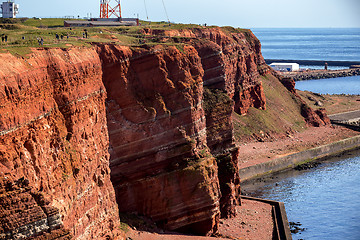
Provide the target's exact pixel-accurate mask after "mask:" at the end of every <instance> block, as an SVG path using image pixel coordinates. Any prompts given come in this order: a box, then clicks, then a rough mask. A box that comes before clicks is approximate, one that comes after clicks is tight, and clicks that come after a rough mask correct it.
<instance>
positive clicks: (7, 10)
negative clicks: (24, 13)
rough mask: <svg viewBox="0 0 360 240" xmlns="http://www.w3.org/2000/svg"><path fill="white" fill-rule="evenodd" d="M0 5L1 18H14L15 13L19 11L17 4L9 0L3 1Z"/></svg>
mask: <svg viewBox="0 0 360 240" xmlns="http://www.w3.org/2000/svg"><path fill="white" fill-rule="evenodd" d="M0 6H1V13H2V17H3V18H16V14H18V13H19V4H15V3H14V2H13V1H11V0H8V1H7V2H3V3H2V4H1V5H0Z"/></svg>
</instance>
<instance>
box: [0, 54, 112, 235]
mask: <svg viewBox="0 0 360 240" xmlns="http://www.w3.org/2000/svg"><path fill="white" fill-rule="evenodd" d="M101 77H102V70H101V64H100V61H99V58H98V54H97V52H96V51H94V50H91V49H75V48H74V49H70V50H61V49H48V50H45V49H43V50H34V53H33V54H32V55H31V56H30V57H29V58H25V59H19V58H16V57H14V56H12V55H10V54H1V64H0V163H1V164H0V182H1V189H2V190H1V191H2V192H1V199H2V203H1V204H0V208H2V211H1V216H0V218H1V228H0V229H1V232H0V234H1V237H4V236H5V238H9V239H22V238H26V237H31V236H38V235H43V234H50V235H53V236H52V237H54V238H56V237H57V235H56V234H57V233H56V231H55V232H54V231H52V232H50V230H51V229H53V228H57V229H63V232H66V231H68V234H69V235H68V237H69V238H70V237H71V236H72V237H74V238H76V239H102V238H104V239H105V238H106V237H110V238H116V236H117V232H116V231H113V230H116V228H117V226H118V225H119V216H118V208H117V205H116V202H115V194H114V189H113V187H112V183H111V181H110V169H109V166H108V164H109V153H108V132H107V127H106V111H105V98H106V90H105V87H104V85H103V83H102V80H101V79H102V78H101ZM19 181H20V182H21V183H20V182H19ZM23 182H26V186H25V185H24V184H22V183H23ZM37 195H39V196H40V195H41V196H42V197H41V198H44V199H46V204H45V203H41V201H40V202H39V200H36V197H35V196H37ZM44 201H45V200H44ZM47 206H48V207H49V208H51V209H52V210H51V212H54V213H56V214H55V215H56V216H57V220H56V221H57V224H56V226H55V227H54V226H53V224H52V223H51V222H52V221H51V219H50V218H49V217H50V216H51V214H50V213H47V210H46V208H47ZM49 214H50V215H49ZM58 238H59V239H60V238H61V235H60V236H59V237H58Z"/></svg>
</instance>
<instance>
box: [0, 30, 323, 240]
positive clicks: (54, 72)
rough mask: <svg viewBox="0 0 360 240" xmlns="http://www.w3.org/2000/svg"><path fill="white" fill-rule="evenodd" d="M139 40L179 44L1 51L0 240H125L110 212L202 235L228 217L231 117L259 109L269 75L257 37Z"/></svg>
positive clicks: (236, 182) (236, 200)
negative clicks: (25, 54)
mask: <svg viewBox="0 0 360 240" xmlns="http://www.w3.org/2000/svg"><path fill="white" fill-rule="evenodd" d="M144 34H147V35H156V36H157V37H158V38H159V39H161V42H168V41H170V40H171V41H175V43H174V42H172V44H157V45H156V44H155V45H151V46H146V45H144V46H138V47H128V46H120V45H114V44H94V46H93V48H82V49H81V48H80V49H79V48H72V49H68V50H61V49H38V50H34V53H33V54H32V55H31V56H30V58H24V59H19V58H16V57H14V56H12V55H10V54H1V59H6V61H4V60H3V61H2V62H1V63H0V97H1V98H0V171H1V172H0V191H1V192H0V194H1V195H0V201H1V204H0V208H3V212H4V214H2V215H0V218H1V226H0V234H2V235H0V237H2V236H6V237H12V238H16V237H19V238H21V236H26V237H30V236H41V235H44V234H48V235H49V234H50V235H51V234H52V235H53V237H54V236H55V237H54V238H55V239H56V237H57V238H59V239H66V238H76V239H101V238H110V239H119V238H120V239H121V236H120V235H119V232H118V231H117V229H118V226H119V223H120V220H119V216H118V211H120V212H130V213H137V214H140V215H144V216H147V217H149V218H151V219H152V220H153V221H155V222H156V223H157V224H158V225H159V226H162V227H164V228H166V229H170V230H178V231H184V232H192V233H198V234H203V235H210V234H212V233H215V232H216V231H217V226H218V223H219V218H220V217H232V216H234V215H235V205H237V204H240V179H239V175H238V158H239V154H241V153H239V152H238V149H237V147H236V145H235V142H234V134H233V124H232V122H233V120H232V115H233V112H234V111H235V112H236V113H238V114H240V115H244V114H246V113H247V112H248V110H249V108H251V107H255V108H258V109H266V99H265V95H264V91H263V86H262V82H261V78H262V77H263V76H264V75H265V74H272V72H271V70H270V69H269V68H268V67H267V66H266V64H265V62H264V60H263V58H262V56H261V53H260V43H259V41H258V40H257V39H256V38H255V36H254V35H253V34H252V33H251V32H250V31H245V30H244V31H238V30H236V31H235V30H234V29H231V28H229V29H227V28H223V29H220V28H212V29H207V28H194V29H184V30H171V31H164V30H151V29H144ZM176 42H178V43H181V44H176ZM285 84H286V83H285V82H284V85H285ZM288 89H289V91H290V92H291V91H292V90H291V88H290V87H289V88H288ZM314 121H318V119H314ZM110 170H111V171H110ZM110 176H111V181H110ZM115 192H116V197H115ZM39 199H40V200H39ZM14 206H17V207H14ZM48 209H50V210H48ZM28 212H30V215H29V214H28V215H27V217H26V218H23V216H24V215H26V214H27V213H28ZM16 219H19V220H16ZM24 219H25V220H24ZM52 219H55V220H54V221H53V220H52ZM39 226H40V227H39Z"/></svg>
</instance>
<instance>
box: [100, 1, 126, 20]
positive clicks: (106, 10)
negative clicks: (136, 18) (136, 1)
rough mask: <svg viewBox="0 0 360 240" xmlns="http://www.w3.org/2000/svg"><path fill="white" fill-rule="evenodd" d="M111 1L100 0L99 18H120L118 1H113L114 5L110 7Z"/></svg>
mask: <svg viewBox="0 0 360 240" xmlns="http://www.w3.org/2000/svg"><path fill="white" fill-rule="evenodd" d="M110 2H111V0H100V18H109V17H111V16H112V15H114V16H115V17H118V18H121V5H120V0H115V2H116V5H115V6H114V7H112V6H110Z"/></svg>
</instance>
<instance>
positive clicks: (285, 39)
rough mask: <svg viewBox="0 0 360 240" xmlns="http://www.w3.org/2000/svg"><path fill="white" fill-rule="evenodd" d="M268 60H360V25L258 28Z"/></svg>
mask: <svg viewBox="0 0 360 240" xmlns="http://www.w3.org/2000/svg"><path fill="white" fill-rule="evenodd" d="M252 31H253V32H254V34H255V35H256V37H257V38H259V40H260V41H261V44H262V53H263V56H264V58H265V59H294V60H325V61H360V28H295V29H290V28H254V29H252Z"/></svg>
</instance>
